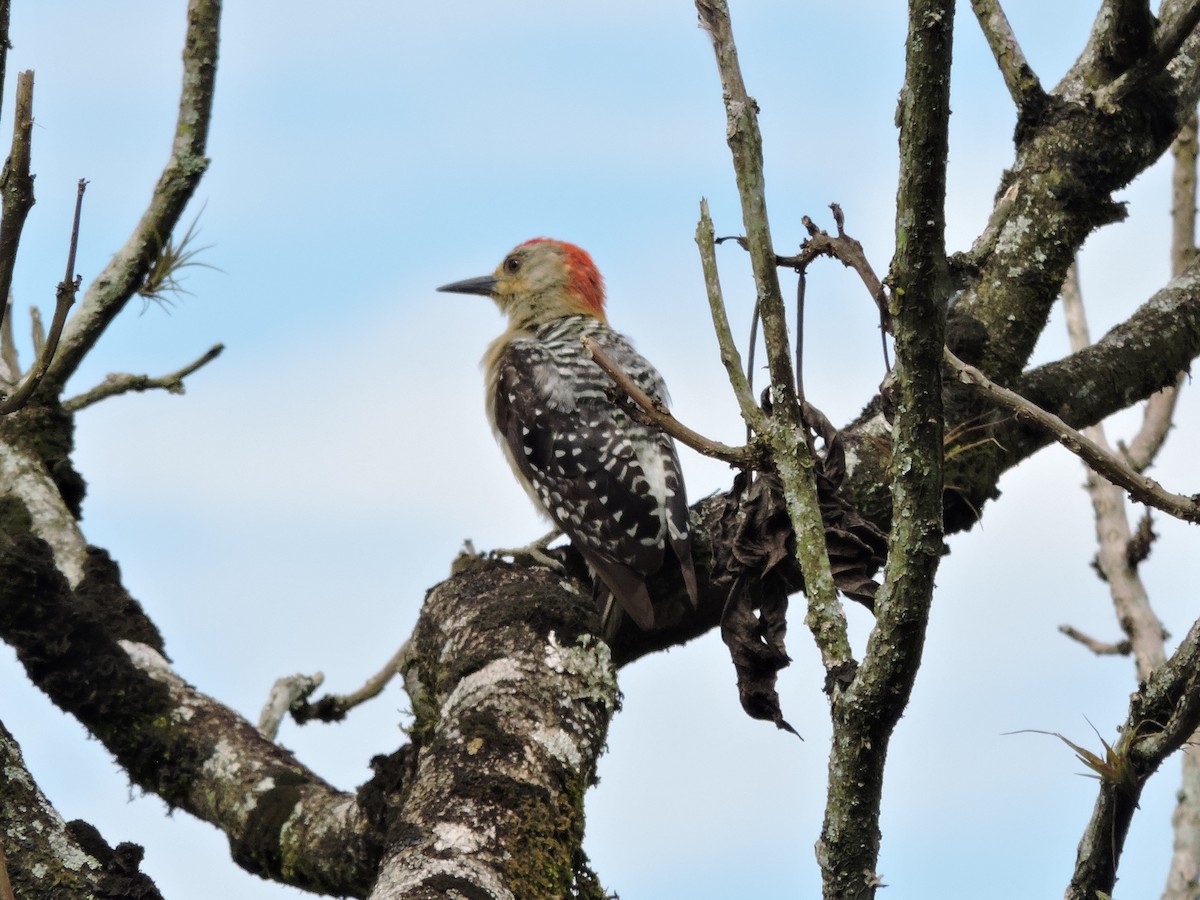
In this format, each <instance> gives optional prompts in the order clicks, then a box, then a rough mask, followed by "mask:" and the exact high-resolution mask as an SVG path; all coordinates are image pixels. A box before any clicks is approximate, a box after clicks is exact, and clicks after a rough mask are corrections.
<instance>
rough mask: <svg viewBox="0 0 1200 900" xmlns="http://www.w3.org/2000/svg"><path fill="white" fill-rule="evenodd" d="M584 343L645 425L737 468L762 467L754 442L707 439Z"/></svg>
mask: <svg viewBox="0 0 1200 900" xmlns="http://www.w3.org/2000/svg"><path fill="white" fill-rule="evenodd" d="M583 346H584V349H586V350H587V351H588V352H589V353H590V354H592V359H594V360H595V361H596V365H598V366H599V367H600V368H601V369H603V370H604V372H605V374H607V375H608V377H609V378H611V379H612V380H613V381H614V382H615V383H616V385H617V387H618V388H620V389H621V391H622V392H623V393H624V394H625V395H626V396H627V397H629V399H630V400H632V401H633V402H634V403H635V404H637V406H638V408H639V410H640V412H641V413H642V414H643V415H644V416H645V419H646V422H647V423H648V424H650V425H652V426H653V427H655V428H657V429H658V430H659V431H663V432H666V433H667V434H669V435H670V436H671V437H673V438H675V439H676V440H677V441H679V442H681V443H683V444H686V445H687V446H689V447H691V448H692V449H693V450H695V451H696V452H697V453H702V454H704V455H705V456H709V457H712V458H713V459H719V460H721V461H722V462H727V463H729V464H730V465H733V466H737V467H738V468H739V469H757V468H761V465H762V461H761V459H760V458H759V457H760V454H759V453H758V451H757V450H756V448H755V447H754V446H753V445H749V444H748V445H746V446H744V447H730V446H729V445H728V444H722V443H721V442H720V441H714V440H711V439H710V438H706V437H705V436H704V435H702V434H700V433H699V432H697V431H692V429H690V428H688V427H687V426H686V425H684V424H683V423H682V422H680V421H679V420H678V419H676V418H675V416H673V415H672V414H671V411H670V410H669V409H667V407H666V406H665V405H664V404H663V403H661V402H659V401H657V400H655V399H654V398H653V397H651V396H649V395H648V394H647V393H646V392H645V391H643V390H642V389H641V388H640V387H638V386H637V384H636V383H635V382H634V380H633V379H632V378H630V377H629V375H628V374H627V373H626V372H624V371H623V370H622V369H621V367H620V366H618V365H617V364H616V363H614V362H613V361H612V360H611V359H609V358H608V356H607V355H606V354H605V352H604V351H603V350H601V349H600V348H599V347H598V346H596V343H595V342H594V341H593V340H592V339H591V338H586V337H585V338H584V339H583Z"/></svg>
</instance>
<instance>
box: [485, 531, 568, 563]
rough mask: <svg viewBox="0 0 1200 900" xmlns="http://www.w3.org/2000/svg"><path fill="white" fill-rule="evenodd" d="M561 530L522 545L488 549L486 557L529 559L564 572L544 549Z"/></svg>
mask: <svg viewBox="0 0 1200 900" xmlns="http://www.w3.org/2000/svg"><path fill="white" fill-rule="evenodd" d="M561 534H562V532H561V531H559V530H558V529H555V530H554V531H551V532H550V533H549V534H544V535H542V536H541V537H540V538H538V539H537V540H536V541H533V542H532V543H529V544H526V545H525V546H524V547H500V548H497V549H495V550H490V551H488V554H487V556H488V559H512V560H514V561H515V560H517V559H531V560H533V561H534V562H535V563H537V564H538V565H539V566H543V567H545V568H547V569H550V570H551V571H552V572H565V571H566V569H565V568H564V567H563V564H562V563H560V562H559V561H558V560H557V559H555V558H554V557H552V556H549V555H547V553H546V549H547V548H548V547H549V546H550V542H551V541H553V540H555V539H556V538H557V537H558V536H559V535H561Z"/></svg>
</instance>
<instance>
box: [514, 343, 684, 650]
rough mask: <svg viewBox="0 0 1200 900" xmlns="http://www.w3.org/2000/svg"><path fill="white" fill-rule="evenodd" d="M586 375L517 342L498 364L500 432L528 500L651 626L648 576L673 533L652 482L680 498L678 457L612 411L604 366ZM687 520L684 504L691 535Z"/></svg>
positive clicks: (642, 622) (649, 431)
mask: <svg viewBox="0 0 1200 900" xmlns="http://www.w3.org/2000/svg"><path fill="white" fill-rule="evenodd" d="M587 362H588V363H590V360H588V361H587ZM582 363H583V361H582V360H581V361H580V364H582ZM591 365H594V364H591ZM579 374H580V373H574V377H569V378H568V376H566V375H564V373H563V372H562V370H561V360H559V361H556V360H555V359H553V358H552V357H551V355H550V353H549V352H548V351H546V349H545V348H544V347H542V346H540V345H539V344H538V343H537V342H534V341H513V342H512V343H510V344H509V346H508V347H507V348H506V349H505V350H504V352H503V353H502V354H501V356H500V359H499V360H498V366H497V378H496V390H495V395H494V399H493V414H494V421H495V425H496V430H497V432H498V434H499V437H500V439H501V442H502V444H503V445H504V447H505V450H506V453H507V455H508V457H509V462H510V463H511V464H512V466H513V468H514V470H515V471H516V472H517V473H518V475H519V476H520V477H521V479H522V480H523V481H524V482H526V484H527V486H528V487H527V489H528V490H529V493H530V494H532V495H533V496H534V498H535V499H536V500H537V501H538V503H539V504H540V505H541V506H542V508H543V509H545V511H546V512H547V513H548V514H549V516H550V518H551V519H553V520H554V522H555V523H556V524H557V525H558V526H559V527H560V528H561V529H562V530H563V532H564V533H566V535H567V536H568V537H569V538H570V539H571V542H572V543H573V544H574V545H575V547H576V548H577V549H578V550H579V551H580V553H582V554H583V556H584V558H585V559H586V560H587V561H588V562H589V564H591V566H592V568H593V569H594V570H595V571H596V573H597V575H599V576H600V577H601V578H602V579H603V581H604V582H605V584H607V585H608V587H609V588H610V589H611V590H612V591H613V593H614V595H616V597H617V600H618V602H620V604H621V606H622V607H624V608H625V610H626V612H628V613H629V615H630V616H631V617H632V618H633V619H634V621H635V622H637V623H638V625H640V626H641V627H643V628H651V627H653V622H654V614H653V609H652V607H651V605H650V597H649V594H648V592H647V591H646V587H645V584H644V578H645V576H646V575H649V574H651V573H653V572H656V571H657V570H658V569H659V568H660V567H661V565H662V560H663V553H664V547H665V543H666V540H667V538H668V534H667V532H669V531H673V530H675V529H673V528H667V526H666V524H665V523H664V521H663V519H662V517H661V515H660V513H659V499H658V497H657V496H656V495H655V485H654V484H653V480H654V479H655V478H658V479H666V480H667V481H669V482H670V483H672V484H674V485H675V486H676V488H672V490H674V491H675V493H676V494H678V495H679V496H680V497H682V490H681V489H678V488H681V485H682V481H681V480H680V479H679V477H678V460H676V459H674V447H673V446H672V445H671V444H670V442H669V440H668V441H666V444H665V449H666V450H668V451H669V457H670V459H668V460H667V463H669V465H667V464H664V463H663V462H662V460H661V457H662V455H663V450H664V444H663V439H662V436H661V435H659V434H657V433H656V432H653V430H652V429H647V428H646V426H644V425H641V424H640V423H638V422H635V421H634V420H633V419H631V418H630V417H629V416H628V415H627V414H626V413H625V412H624V410H622V409H621V408H620V407H618V406H616V405H614V404H613V402H612V401H611V400H610V399H609V398H608V396H607V395H606V393H605V388H604V386H603V385H604V382H605V381H606V380H607V379H606V377H605V376H603V373H601V372H600V371H599V369H598V367H597V368H596V377H594V378H592V379H591V381H588V380H587V379H586V378H580V377H579ZM585 374H586V373H585ZM567 380H569V381H570V385H565V384H563V382H564V381H567ZM581 385H582V387H581ZM568 387H569V390H568ZM647 438H649V440H647ZM647 448H652V449H650V450H648V449H647ZM639 451H640V452H639ZM647 453H650V457H649V458H647ZM655 466H657V470H655V471H649V470H654V469H655ZM668 468H669V469H670V471H669V472H667V471H666V470H667V469H668ZM672 499H673V498H672ZM674 518H675V516H674V515H672V516H671V519H674ZM686 521H687V519H686V501H684V517H683V522H684V534H685V536H686ZM672 544H674V541H672ZM689 560H690V556H689Z"/></svg>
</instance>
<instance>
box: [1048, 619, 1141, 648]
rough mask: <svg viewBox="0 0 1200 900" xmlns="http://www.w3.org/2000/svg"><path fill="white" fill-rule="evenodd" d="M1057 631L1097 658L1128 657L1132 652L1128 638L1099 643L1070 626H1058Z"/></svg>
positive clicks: (1131, 645)
mask: <svg viewBox="0 0 1200 900" xmlns="http://www.w3.org/2000/svg"><path fill="white" fill-rule="evenodd" d="M1058 630H1059V631H1060V632H1062V633H1063V634H1065V635H1066V636H1067V637H1069V638H1070V639H1071V640H1073V641H1078V642H1079V643H1081V644H1083V646H1085V647H1087V648H1088V649H1089V650H1091V651H1092V652H1093V653H1095V654H1096V655H1097V656H1128V655H1129V654H1130V653H1132V652H1133V644H1132V643H1130V641H1129V639H1128V638H1126V639H1125V640H1122V641H1114V642H1109V641H1100V640H1097V639H1096V638H1094V637H1091V636H1090V635H1087V634H1084V633H1083V632H1082V631H1079V630H1078V629H1077V628H1073V627H1072V626H1070V625H1059V626H1058Z"/></svg>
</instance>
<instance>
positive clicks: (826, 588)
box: [696, 0, 854, 692]
mask: <svg viewBox="0 0 1200 900" xmlns="http://www.w3.org/2000/svg"><path fill="white" fill-rule="evenodd" d="M696 9H697V11H698V12H699V14H700V23H701V25H702V27H703V28H704V29H705V30H706V31H707V32H708V34H709V36H710V37H711V38H712V44H713V50H714V52H715V53H716V59H717V70H718V72H719V74H720V76H721V85H722V87H723V96H724V100H725V112H726V120H727V129H726V138H727V141H728V144H729V149H730V153H731V155H732V157H733V168H734V174H735V177H736V180H737V184H738V193H739V195H740V197H741V201H742V221H743V223H744V224H745V227H746V248H747V250H748V251H749V253H750V263H751V267H752V269H753V271H754V282H755V285H756V286H757V289H758V302H757V309H758V311H759V313H760V315H761V317H762V323H763V337H764V340H765V342H766V346H767V365H768V368H769V369H770V372H771V404H772V405H771V415H770V416H769V417H768V418H767V419H766V421H765V422H764V423H762V424H764V425H765V428H766V430H765V432H763V437H764V439H765V441H766V444H767V447H768V452H769V453H770V456H771V460H772V464H773V466H774V468H775V470H776V472H778V474H779V477H780V481H781V482H782V485H783V496H784V502H785V504H786V507H787V511H788V516H789V518H790V519H791V522H792V528H793V531H794V532H795V535H796V558H797V559H798V560H799V562H800V567H801V569H802V570H803V572H804V585H805V595H806V598H807V600H808V616H807V618H806V620H805V621H806V624H807V625H808V627H809V630H810V631H811V632H812V634H813V637H814V638H815V639H816V642H817V646H818V647H819V648H820V651H821V659H822V662H823V664H824V666H825V670H826V673H827V684H826V687H827V689H828V690H829V691H831V692H832V691H835V690H840V684H841V679H842V678H843V677H845V676H846V673H847V672H848V671H850V670H852V669H853V667H854V657H853V654H852V653H851V650H850V642H849V638H848V635H847V630H846V616H845V612H844V611H843V610H842V607H841V604H840V603H839V602H838V599H837V590H836V587H835V585H834V581H833V575H832V574H831V572H830V567H829V552H828V548H827V547H826V543H825V527H824V522H823V521H822V519H821V509H820V503H819V500H818V497H817V487H816V481H815V477H814V460H813V453H812V448H811V447H810V445H809V440H808V434H807V431H806V429H805V427H804V424H803V414H802V411H801V409H800V404H799V399H798V397H797V395H796V381H795V373H794V372H793V370H792V363H791V353H790V350H789V341H788V335H787V317H786V311H785V309H784V305H783V296H782V294H781V293H780V290H779V276H778V273H777V270H776V259H777V257H776V255H775V251H774V249H773V248H772V244H771V233H770V225H769V223H768V221H767V208H766V195H765V190H764V184H763V174H762V136H761V134H760V133H759V130H758V119H757V112H758V106H757V104H756V103H755V102H754V100H753V98H751V97H750V95H749V94H748V93H747V92H746V85H745V82H744V81H743V80H742V73H741V68H740V66H739V64H738V59H737V47H736V46H735V44H734V41H733V31H732V26H731V24H730V21H729V10H728V8H727V7H726V4H725V2H724V0H696Z"/></svg>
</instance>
